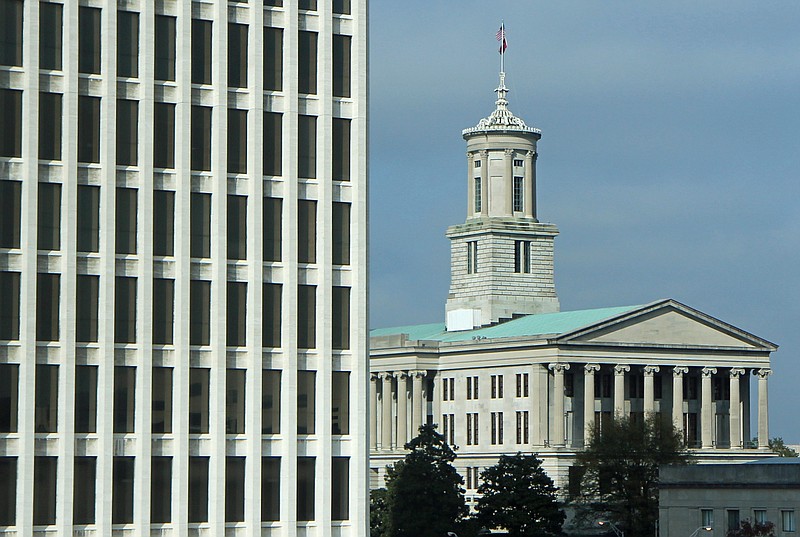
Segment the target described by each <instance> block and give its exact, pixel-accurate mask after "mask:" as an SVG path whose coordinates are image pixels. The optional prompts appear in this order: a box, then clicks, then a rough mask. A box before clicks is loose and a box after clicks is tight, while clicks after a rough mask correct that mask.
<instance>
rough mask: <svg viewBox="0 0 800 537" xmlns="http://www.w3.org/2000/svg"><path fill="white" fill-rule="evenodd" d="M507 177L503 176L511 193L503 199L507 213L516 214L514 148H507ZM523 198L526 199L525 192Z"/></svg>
mask: <svg viewBox="0 0 800 537" xmlns="http://www.w3.org/2000/svg"><path fill="white" fill-rule="evenodd" d="M503 164H504V165H505V172H504V173H505V177H504V178H503V180H504V182H505V184H506V188H507V189H508V190H506V192H508V193H509V194H508V195H506V199H505V200H503V207H504V208H505V211H504V212H506V213H508V214H509V215H513V214H514V150H513V149H506V150H505V162H504V163H503ZM522 196H523V200H524V199H525V194H524V193H523V195H522Z"/></svg>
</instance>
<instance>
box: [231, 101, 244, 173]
mask: <svg viewBox="0 0 800 537" xmlns="http://www.w3.org/2000/svg"><path fill="white" fill-rule="evenodd" d="M228 173H247V110H237V109H234V108H229V109H228Z"/></svg>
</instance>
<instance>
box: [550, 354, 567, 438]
mask: <svg viewBox="0 0 800 537" xmlns="http://www.w3.org/2000/svg"><path fill="white" fill-rule="evenodd" d="M548 367H549V368H550V371H552V372H553V437H552V438H551V442H550V443H551V444H552V445H555V446H563V445H564V436H565V435H564V371H566V370H568V369H569V364H562V363H554V364H550V365H549V366H548Z"/></svg>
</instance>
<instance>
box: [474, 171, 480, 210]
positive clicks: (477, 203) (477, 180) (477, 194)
mask: <svg viewBox="0 0 800 537" xmlns="http://www.w3.org/2000/svg"><path fill="white" fill-rule="evenodd" d="M477 164H480V161H478V162H477ZM475 212H476V213H479V212H481V178H480V177H476V178H475Z"/></svg>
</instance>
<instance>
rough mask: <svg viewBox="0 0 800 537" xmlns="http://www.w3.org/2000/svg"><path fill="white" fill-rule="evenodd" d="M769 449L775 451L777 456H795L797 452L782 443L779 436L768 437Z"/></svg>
mask: <svg viewBox="0 0 800 537" xmlns="http://www.w3.org/2000/svg"><path fill="white" fill-rule="evenodd" d="M769 449H771V450H772V451H774V452H775V453H777V454H778V457H797V452H796V451H795V450H793V449H792V448H790V447H789V446H787V445H786V444H784V443H783V438H781V437H780V436H776V437H775V438H770V440H769Z"/></svg>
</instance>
